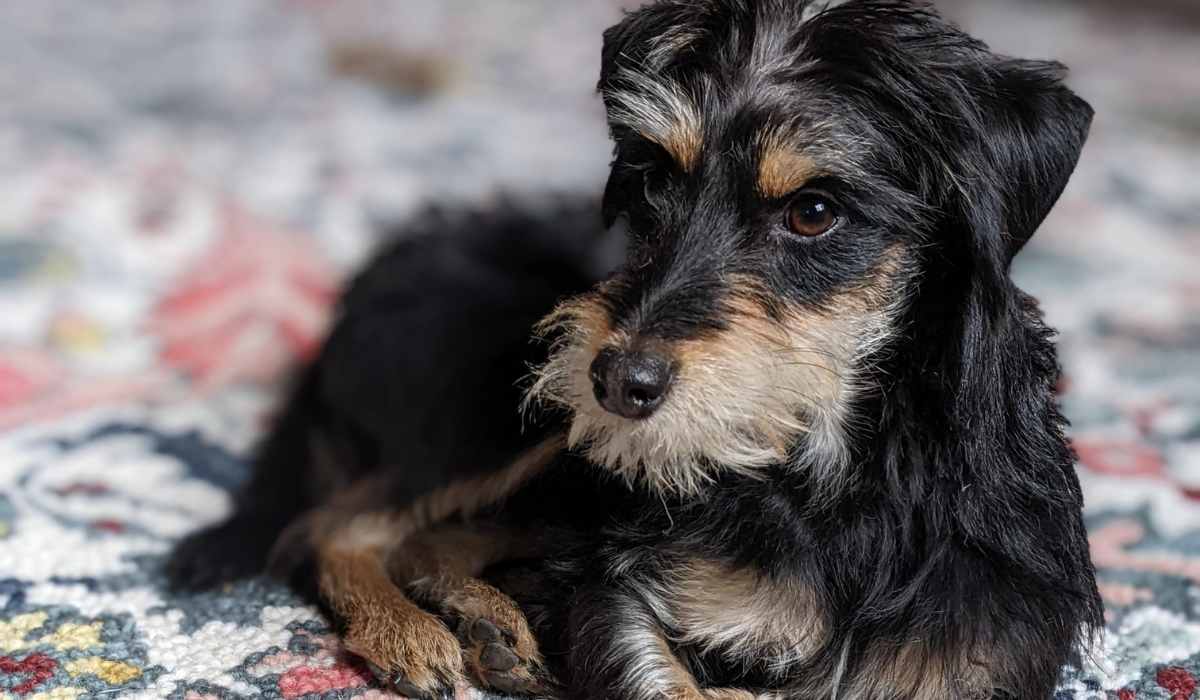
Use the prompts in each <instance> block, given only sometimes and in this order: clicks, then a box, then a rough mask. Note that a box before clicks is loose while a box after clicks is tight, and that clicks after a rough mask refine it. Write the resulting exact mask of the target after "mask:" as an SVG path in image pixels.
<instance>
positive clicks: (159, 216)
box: [0, 0, 1200, 700]
mask: <svg viewBox="0 0 1200 700" xmlns="http://www.w3.org/2000/svg"><path fill="white" fill-rule="evenodd" d="M620 9H621V6H620V3H618V2H616V1H615V0H572V1H571V2H562V0H439V1H438V2H428V1H424V0H374V1H372V0H206V2H203V3H197V2H191V1H189V0H121V1H120V2H113V3H81V2H73V1H72V0H39V2H36V3H34V2H16V1H15V0H13V1H4V0H0V700H14V699H18V698H19V699H21V700H84V699H87V700H90V699H101V698H104V699H112V700H116V699H117V698H128V699H132V698H145V699H150V698H171V699H172V700H215V699H220V700H235V699H236V700H243V699H244V700H250V699H258V698H262V699H268V698H269V699H274V698H287V699H288V700H291V699H294V698H306V699H318V698H319V699H322V700H328V699H331V698H362V699H363V700H367V699H371V700H375V699H379V698H384V697H388V696H389V693H388V691H386V690H384V689H382V688H380V687H378V686H377V685H376V684H375V683H374V682H373V681H372V680H371V678H370V675H369V674H368V673H367V672H366V670H365V669H364V668H363V666H362V665H361V664H360V663H358V662H357V661H355V660H354V659H352V658H350V657H348V656H346V655H345V654H344V653H343V652H342V651H341V650H340V648H339V645H338V640H337V638H336V637H335V636H334V635H332V634H331V633H330V631H329V628H328V626H327V624H326V622H325V621H324V620H323V619H322V618H321V617H320V616H319V615H318V614H317V613H316V611H314V610H313V609H311V608H308V607H306V606H304V605H303V604H302V603H301V602H300V601H299V600H298V599H296V598H295V597H294V596H293V595H291V594H290V593H289V592H288V591H287V590H285V589H282V588H280V587H279V586H277V585H273V584H270V583H268V582H266V581H262V580H248V581H243V582H239V583H235V584H232V585H230V586H228V587H226V588H224V589H222V590H219V591H213V592H211V593H206V594H202V595H190V596H177V595H173V594H171V593H169V592H167V591H166V590H165V588H164V585H163V583H164V582H163V578H162V575H161V573H160V569H161V565H162V563H163V560H164V556H165V554H166V553H167V552H168V551H169V549H170V548H171V545H172V543H173V542H174V541H175V540H176V539H178V538H179V537H180V536H182V535H183V534H185V533H187V532H189V531H191V530H193V529H195V528H198V527H201V526H203V525H204V524H206V523H210V522H213V521H214V520H216V519H219V518H221V517H222V515H223V514H225V512H226V510H227V509H228V507H229V492H230V490H231V489H234V488H236V487H237V485H238V484H239V483H240V482H242V481H243V480H244V479H245V477H246V461H245V460H246V456H247V455H248V454H249V451H250V450H251V448H252V446H253V445H254V443H255V440H256V439H257V438H258V437H259V436H261V435H262V433H263V430H264V428H265V426H267V425H269V422H270V419H271V415H272V412H273V409H274V406H275V401H276V397H277V392H278V389H279V386H280V384H281V381H282V379H283V378H284V377H285V376H286V374H287V370H288V368H289V367H291V366H293V365H294V364H295V363H296V362H298V361H302V360H303V359H304V358H306V357H310V356H311V355H312V353H313V352H314V350H315V349H316V348H317V347H318V346H319V343H320V341H321V338H322V334H323V333H324V331H325V329H326V328H327V327H328V324H329V322H330V319H331V304H332V302H333V300H334V299H335V298H336V295H337V292H338V289H339V285H340V283H341V281H342V280H343V279H344V278H345V276H346V274H348V272H349V271H350V270H352V269H353V268H354V266H355V265H356V264H358V263H360V262H361V261H362V260H363V259H364V257H365V256H366V255H368V254H369V252H370V251H371V250H372V249H373V248H375V247H376V246H377V245H379V243H380V241H381V237H382V235H383V234H382V233H381V232H384V231H386V228H387V225H388V224H389V223H391V222H396V221H402V220H404V219H405V218H406V217H409V216H412V215H413V214H414V213H416V212H418V211H419V210H420V209H421V208H422V207H423V206H426V205H427V204H428V203H430V202H447V203H456V202H457V203H463V202H465V203H470V204H472V205H475V206H481V207H488V206H494V205H495V204H496V202H498V201H500V200H501V198H504V197H510V198H524V199H528V200H529V201H530V202H531V203H532V204H531V205H532V206H540V204H541V203H542V202H545V201H548V200H549V196H548V194H547V193H553V192H559V193H570V192H586V193H593V194H594V193H597V192H598V191H599V188H600V186H601V184H602V183H603V178H604V174H605V168H606V165H607V161H608V158H609V154H610V151H609V145H608V143H607V140H606V134H605V130H604V124H603V114H602V110H601V107H600V105H599V102H598V100H597V98H596V97H595V96H594V94H593V93H592V86H593V85H594V82H595V76H596V73H597V68H598V56H599V46H600V31H601V29H602V28H603V27H605V26H607V25H608V24H610V23H612V22H613V21H615V20H616V19H617V18H618V17H619V16H620ZM946 13H947V14H949V15H950V16H952V17H954V18H955V19H957V20H958V21H960V22H961V23H962V24H964V25H965V26H966V27H967V28H968V29H970V30H971V31H974V32H976V33H979V34H981V35H982V36H983V37H985V38H986V39H988V40H990V41H991V42H992V44H993V46H994V47H995V48H997V49H998V50H1000V51H1003V52H1005V53H1010V54H1015V55H1023V56H1031V57H1040V58H1056V59H1059V60H1061V61H1063V62H1065V63H1067V64H1069V65H1070V66H1072V68H1073V72H1072V78H1071V83H1072V85H1073V86H1074V87H1075V88H1076V89H1077V90H1078V91H1079V92H1081V93H1082V94H1083V95H1084V96H1085V97H1087V98H1088V99H1089V100H1090V101H1091V102H1092V103H1093V105H1094V106H1095V107H1096V108H1097V111H1098V117H1097V120H1096V125H1095V129H1094V132H1093V136H1092V138H1091V141H1090V142H1089V144H1088V146H1087V149H1086V151H1085V153H1084V156H1083V159H1082V162H1081V164H1080V167H1079V171H1078V174H1077V176H1076V177H1075V179H1074V181H1073V182H1072V184H1071V186H1070V188H1069V189H1068V191H1067V193H1066V195H1065V196H1064V198H1063V200H1062V202H1061V203H1060V205H1059V206H1058V208H1057V209H1056V210H1055V212H1054V214H1053V215H1052V216H1051V218H1050V220H1049V221H1048V222H1047V224H1046V226H1045V227H1044V228H1043V229H1042V231H1041V232H1040V233H1039V234H1038V235H1037V236H1036V237H1035V238H1034V241H1033V243H1032V244H1031V245H1030V247H1029V248H1028V249H1027V250H1026V251H1024V252H1023V253H1022V254H1021V256H1020V257H1019V258H1018V263H1017V265H1016V269H1015V270H1014V275H1015V276H1016V277H1017V278H1018V280H1019V282H1020V284H1021V285H1022V286H1024V287H1025V288H1026V289H1028V290H1029V291H1030V292H1032V293H1033V294H1035V295H1036V296H1037V297H1038V298H1039V299H1040V301H1041V304H1042V307H1043V309H1044V310H1045V312H1046V315H1047V316H1048V318H1049V321H1050V323H1051V324H1052V325H1054V326H1057V327H1058V328H1059V330H1060V331H1061V335H1060V344H1061V353H1062V361H1063V364H1064V366H1065V371H1066V375H1065V379H1064V382H1063V387H1062V388H1063V395H1062V402H1063V406H1064V409H1065V411H1066V413H1067V415H1068V416H1069V418H1070V419H1071V421H1072V428H1071V435H1072V437H1073V439H1074V443H1075V446H1076V449H1077V450H1078V452H1079V455H1080V458H1081V464H1080V468H1079V472H1080V477H1081V479H1082V480H1083V483H1084V488H1085V490H1086V496H1087V518H1088V523H1089V527H1090V528H1091V538H1092V539H1091V544H1092V553H1093V557H1094V559H1095V562H1096V565H1097V566H1098V568H1099V576H1100V587H1101V592H1102V594H1103V596H1104V600H1105V603H1106V610H1107V612H1106V615H1107V618H1108V621H1109V631H1108V633H1107V635H1106V637H1105V638H1104V640H1103V642H1102V643H1101V644H1100V645H1098V646H1097V648H1096V649H1095V650H1094V651H1093V653H1092V658H1091V660H1090V661H1089V662H1088V663H1087V664H1085V665H1084V667H1083V668H1079V669H1069V670H1068V671H1067V672H1066V673H1065V674H1064V678H1063V684H1062V689H1061V691H1060V697H1061V700H1092V699H1095V698H1102V699H1104V700H1111V699H1114V698H1116V699H1119V700H1133V699H1134V698H1137V699H1138V700H1188V699H1189V698H1194V697H1196V696H1197V692H1196V689H1197V678H1200V78H1198V77H1197V76H1200V38H1198V37H1200V35H1197V34H1194V33H1192V34H1189V33H1188V32H1186V31H1185V30H1183V29H1178V28H1174V27H1171V26H1168V25H1164V24H1156V23H1153V22H1150V21H1141V20H1136V19H1135V20H1130V19H1127V18H1122V17H1118V16H1116V15H1112V14H1107V13H1105V12H1104V11H1100V10H1086V11H1085V10H1079V9H1072V7H1071V6H1069V5H1058V4H1049V3H1047V4H1045V5H1043V4H1042V3H1032V2H1031V3H1029V4H1022V3H1020V2H1016V1H1007V0H1006V1H997V0H961V1H960V2H956V3H955V4H953V5H948V6H947V7H946ZM473 694H475V691H468V690H466V689H462V690H461V691H460V695H461V696H463V697H466V696H469V695H473Z"/></svg>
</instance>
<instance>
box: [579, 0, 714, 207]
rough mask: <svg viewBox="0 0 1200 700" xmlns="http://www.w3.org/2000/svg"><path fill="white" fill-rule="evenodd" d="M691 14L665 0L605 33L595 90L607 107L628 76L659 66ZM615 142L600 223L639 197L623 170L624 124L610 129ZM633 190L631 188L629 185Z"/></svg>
mask: <svg viewBox="0 0 1200 700" xmlns="http://www.w3.org/2000/svg"><path fill="white" fill-rule="evenodd" d="M694 12H695V6H694V4H692V3H690V2H686V1H684V0H665V1H663V2H658V3H655V4H652V5H647V6H645V7H643V8H641V9H640V10H637V11H635V12H631V13H629V14H627V15H626V16H625V19H623V20H621V21H620V22H619V23H617V24H615V25H613V26H612V27H609V28H608V29H607V30H605V32H604V47H603V49H601V52H600V82H599V83H598V84H597V86H596V89H597V90H599V91H600V95H601V96H602V97H603V98H604V106H605V108H606V109H608V110H610V114H611V110H612V108H613V104H612V99H611V96H612V94H613V92H614V91H615V90H616V89H617V88H618V86H619V85H620V84H621V82H622V81H623V80H627V79H628V76H629V75H630V74H646V73H653V72H657V71H659V70H661V69H662V68H663V66H664V65H665V64H666V63H667V62H668V61H669V60H670V58H671V57H672V53H671V51H669V50H668V49H670V48H671V45H672V42H674V41H676V40H678V38H679V32H680V31H682V30H685V29H686V27H687V26H688V25H689V21H690V20H691V19H692V15H693V14H694ZM610 129H611V134H612V137H613V140H614V141H615V142H616V158H615V159H614V162H613V168H612V171H611V172H610V173H609V176H608V184H607V185H605V187H604V201H603V212H604V225H605V226H612V225H613V223H614V222H615V221H616V220H617V218H618V217H620V216H621V215H622V214H624V213H625V212H624V209H623V203H625V202H629V201H632V199H631V198H632V197H637V196H641V195H640V192H639V191H637V187H636V186H635V185H636V183H632V184H631V178H629V177H627V175H628V173H626V172H623V170H622V168H621V167H620V163H621V144H622V140H623V137H624V136H625V131H624V130H626V127H622V126H619V125H613V126H611V127H610ZM631 187H632V188H633V189H630V188H631Z"/></svg>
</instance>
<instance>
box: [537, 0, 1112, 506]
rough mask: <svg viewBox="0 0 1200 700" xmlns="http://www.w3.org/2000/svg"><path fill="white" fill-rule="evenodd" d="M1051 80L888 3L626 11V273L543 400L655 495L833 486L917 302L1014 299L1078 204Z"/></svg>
mask: <svg viewBox="0 0 1200 700" xmlns="http://www.w3.org/2000/svg"><path fill="white" fill-rule="evenodd" d="M1052 68H1053V67H1051V66H1047V65H1044V64H1033V63H1027V62H1018V61H1014V60H1004V59H1000V58H998V57H996V56H994V55H992V54H990V53H988V52H987V50H986V49H985V48H984V47H983V46H981V45H979V44H977V43H976V42H974V41H972V40H971V39H970V38H969V37H967V36H965V35H964V34H962V33H961V32H959V31H958V30H956V29H954V28H952V27H950V26H948V25H946V24H944V23H943V22H941V21H940V20H939V19H938V18H937V17H936V16H935V15H934V14H932V13H931V12H930V11H928V10H925V9H922V8H916V7H912V6H910V5H907V4H904V3H898V2H889V1H884V0H851V2H848V3H846V4H843V5H840V6H837V7H834V8H831V9H826V10H818V9H815V8H813V7H811V6H810V5H808V4H807V3H804V2H795V1H789V0H759V1H758V2H754V1H752V0H670V1H666V2H661V3H659V4H657V5H653V6H650V7H647V8H643V9H642V10H640V11H638V12H636V13H633V14H631V15H629V16H628V17H627V18H626V19H625V20H624V21H623V22H622V23H621V24H619V25H617V26H616V27H614V28H612V29H610V30H609V31H608V32H607V33H606V35H605V49H604V57H603V67H602V73H601V81H600V90H601V93H602V95H603V97H604V101H605V105H606V107H607V110H608V116H609V122H610V126H611V130H612V134H613V137H614V140H615V142H616V157H615V160H614V163H613V169H612V174H611V177H610V180H609V183H608V186H607V189H606V192H605V216H606V217H608V218H609V219H610V221H611V220H615V219H617V218H618V217H623V218H625V219H627V221H628V223H629V229H630V248H629V259H628V261H627V263H626V264H625V265H624V266H622V267H621V268H620V269H619V270H618V271H617V272H616V273H615V274H614V276H613V277H612V278H611V279H610V280H609V281H607V282H605V283H604V284H602V285H601V286H600V288H599V289H598V290H597V291H596V292H595V293H594V294H592V295H589V296H586V297H583V298H580V299H576V300H573V301H571V302H569V303H567V304H565V305H563V306H562V307H561V308H560V309H559V310H558V311H557V312H556V313H555V315H553V316H552V317H551V318H550V319H549V320H548V321H547V326H548V327H549V328H554V329H557V330H558V331H559V332H561V335H560V336H559V338H558V345H557V347H556V350H555V353H554V354H553V356H552V358H551V360H550V362H549V363H548V364H547V365H546V366H545V367H543V368H542V370H541V372H540V373H539V376H538V381H537V384H536V386H535V388H534V391H533V392H532V395H533V396H545V397H550V398H552V399H554V400H557V401H559V402H561V403H563V404H565V405H567V406H568V407H569V408H570V409H571V410H572V412H573V416H574V418H573V423H572V434H571V440H572V442H573V443H575V444H579V445H583V446H585V447H586V449H587V450H588V452H589V454H590V456H591V457H592V458H593V459H594V460H596V461H597V462H599V463H601V464H604V465H606V466H608V467H610V468H612V469H614V470H616V471H618V472H619V473H622V474H626V475H628V476H639V477H644V478H645V479H647V480H648V481H649V482H650V483H651V484H652V485H655V486H658V487H661V488H666V489H673V490H678V491H685V492H686V491H690V490H694V489H695V488H697V487H698V486H700V485H701V484H702V483H703V482H704V481H705V480H706V479H708V478H709V477H710V476H711V475H712V474H713V473H715V471H716V470H720V469H731V470H741V471H755V470H758V469H761V468H762V467H765V466H768V465H774V464H786V465H789V466H794V467H798V468H802V467H807V468H811V469H812V470H813V473H814V474H815V475H817V477H818V478H817V479H816V480H815V483H816V484H817V485H818V486H821V487H829V488H833V487H835V486H836V484H837V482H838V481H839V480H840V479H841V478H842V477H843V476H844V475H845V473H846V469H844V468H843V467H844V462H845V460H846V458H847V456H848V454H849V451H848V447H847V444H848V434H849V432H850V431H852V430H853V426H854V418H855V417H854V416H853V410H852V409H853V406H854V403H855V401H854V399H855V396H856V395H857V394H859V393H860V392H862V391H864V390H867V389H869V388H870V384H871V382H870V371H869V368H870V365H871V364H872V363H874V362H875V361H877V360H878V359H879V358H880V357H882V356H883V354H885V353H886V352H887V350H888V348H889V347H890V346H891V345H893V344H894V343H896V342H899V339H901V338H902V337H903V336H904V327H903V323H904V320H903V319H904V317H905V313H906V309H908V308H909V307H910V306H911V305H913V304H914V303H917V301H916V300H917V298H918V297H919V295H920V289H921V288H922V283H923V282H922V281H923V280H924V279H926V278H928V277H930V276H935V277H939V278H945V277H947V276H955V275H957V276H960V277H962V279H963V280H964V284H967V285H968V286H970V285H976V286H979V285H984V286H989V285H990V286H991V287H995V288H997V289H1001V290H1003V289H1007V285H1008V282H1007V267H1008V263H1009V262H1010V260H1011V258H1012V256H1013V255H1014V254H1015V253H1016V251H1017V250H1019V248H1020V247H1021V245H1022V244H1023V243H1024V242H1025V240H1027V239H1028V238H1029V236H1030V235H1032V233H1033V230H1034V229H1035V228H1036V227H1037V225H1038V224H1039V223H1040V222H1041V220H1042V219H1043V218H1044V216H1045V214H1046V213H1047V212H1048V211H1049V208H1050V206H1051V205H1052V204H1053V203H1054V201H1055V200H1056V199H1057V197H1058V195H1059V193H1060V192H1061V190H1062V187H1063V186H1064V185H1065V183H1066V179H1067V177H1068V176H1069V174H1070V171H1071V169H1072V168H1073V166H1074V163H1075V161H1076V158H1077V156H1078V153H1079V149H1080V148H1081V146H1082V142H1083V139H1084V136H1085V134H1086V131H1087V126H1088V123H1089V121H1090V116H1091V112H1090V110H1089V109H1088V107H1087V105H1086V104H1085V103H1083V102H1082V101H1081V100H1079V99H1078V98H1076V97H1075V96H1074V95H1072V94H1071V93H1070V92H1069V91H1067V90H1066V89H1065V88H1063V87H1062V86H1061V85H1060V84H1059V83H1058V82H1057V80H1056V78H1055V77H1054V76H1053V75H1052ZM964 293H965V291H964ZM947 308H951V309H953V308H954V305H953V304H949V305H948V306H947ZM952 312H953V311H952ZM952 325H953V324H952Z"/></svg>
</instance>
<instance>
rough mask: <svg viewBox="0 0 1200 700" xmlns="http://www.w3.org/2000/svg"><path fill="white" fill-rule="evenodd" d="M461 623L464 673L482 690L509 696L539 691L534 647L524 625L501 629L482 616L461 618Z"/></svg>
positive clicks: (538, 665) (540, 685) (539, 682)
mask: <svg viewBox="0 0 1200 700" xmlns="http://www.w3.org/2000/svg"><path fill="white" fill-rule="evenodd" d="M522 621H523V618H522ZM461 624H462V629H461V630H460V632H459V636H460V637H461V638H462V639H463V652H464V656H465V657H466V658H465V666H466V668H467V672H468V673H470V674H471V675H473V676H474V677H475V678H476V679H478V680H479V682H481V683H482V684H483V685H484V686H485V687H487V688H490V689H492V690H497V691H499V692H502V693H508V694H510V695H515V694H537V693H539V692H540V691H541V690H542V689H543V687H544V684H543V683H542V682H541V681H540V680H539V667H540V663H539V657H538V654H537V644H536V643H535V642H534V641H533V638H532V635H530V634H529V630H528V626H524V627H523V628H522V626H508V625H505V626H504V627H503V628H502V627H501V626H499V625H497V624H496V623H495V622H492V621H491V620H489V619H487V618H484V617H478V618H474V619H468V618H463V620H462V622H461ZM500 624H501V625H503V624H504V623H503V622H501V623H500ZM514 627H515V629H514Z"/></svg>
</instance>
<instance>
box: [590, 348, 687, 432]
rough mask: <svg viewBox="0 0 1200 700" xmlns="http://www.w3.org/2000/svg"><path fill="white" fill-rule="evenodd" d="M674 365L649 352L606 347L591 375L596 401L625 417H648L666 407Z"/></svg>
mask: <svg viewBox="0 0 1200 700" xmlns="http://www.w3.org/2000/svg"><path fill="white" fill-rule="evenodd" d="M674 375H675V366H674V364H673V363H672V362H671V361H670V360H668V359H667V358H665V357H662V356H660V355H658V354H656V353H653V352H649V351H646V350H635V351H626V350H619V349H617V348H606V349H604V350H601V351H600V353H599V354H597V355H596V359H595V360H593V361H592V366H591V367H590V368H589V370H588V376H589V377H590V378H591V380H592V391H593V392H594V393H595V395H596V401H597V402H599V403H600V405H601V406H602V407H604V410H606V411H608V412H610V413H615V414H616V415H618V416H623V417H625V418H634V419H639V418H646V417H648V416H649V415H650V414H652V413H654V411H655V410H656V409H657V408H658V407H659V406H660V405H662V402H663V399H664V398H666V395H667V392H668V391H670V389H671V380H672V379H673V378H674Z"/></svg>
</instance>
